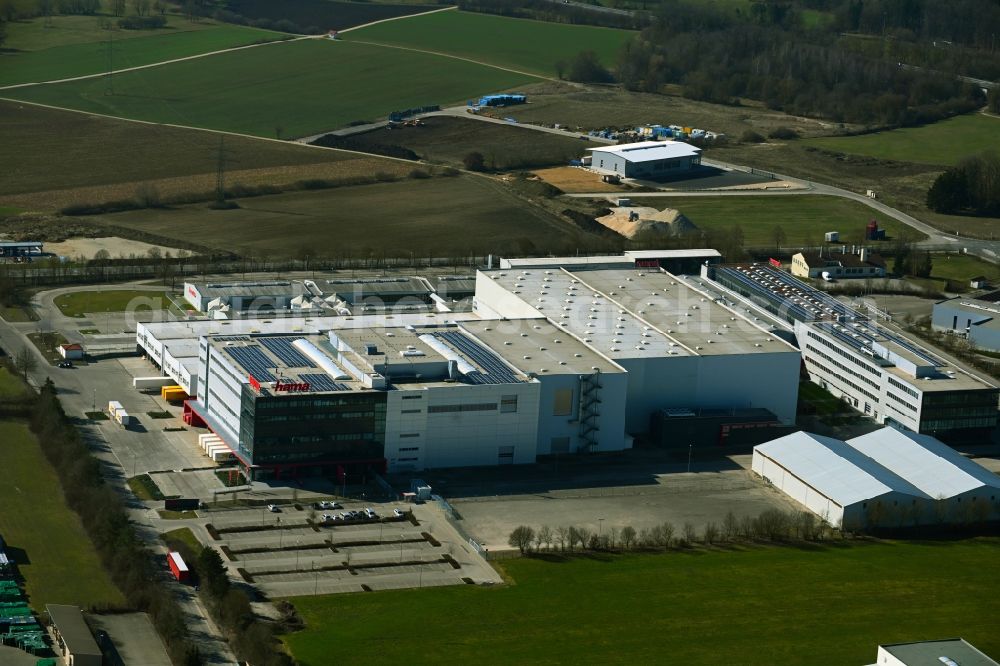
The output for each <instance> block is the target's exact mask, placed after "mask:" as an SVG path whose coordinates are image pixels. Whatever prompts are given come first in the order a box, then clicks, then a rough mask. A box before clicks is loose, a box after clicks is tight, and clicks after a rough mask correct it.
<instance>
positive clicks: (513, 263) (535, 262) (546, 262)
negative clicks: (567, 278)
mask: <svg viewBox="0 0 1000 666" xmlns="http://www.w3.org/2000/svg"><path fill="white" fill-rule="evenodd" d="M660 254H662V253H660ZM634 264H635V260H634V259H632V258H629V257H626V256H623V255H620V254H615V255H609V256H606V257H602V256H596V257H519V258H513V259H507V258H503V259H501V260H500V268H501V269H504V270H507V269H513V268H572V267H575V266H632V265H634Z"/></svg>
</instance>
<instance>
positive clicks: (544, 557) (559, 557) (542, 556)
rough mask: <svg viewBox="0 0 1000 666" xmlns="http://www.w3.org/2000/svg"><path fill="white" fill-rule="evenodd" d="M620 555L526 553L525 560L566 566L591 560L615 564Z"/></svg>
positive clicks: (573, 552) (583, 552)
mask: <svg viewBox="0 0 1000 666" xmlns="http://www.w3.org/2000/svg"><path fill="white" fill-rule="evenodd" d="M619 555H620V553H609V552H602V551H591V550H575V551H572V552H563V553H556V552H544V553H539V552H535V553H526V554H525V555H524V557H525V559H531V560H540V561H542V562H549V563H552V564H565V563H567V562H572V561H573V560H590V561H592V562H614V561H615V560H617V559H619Z"/></svg>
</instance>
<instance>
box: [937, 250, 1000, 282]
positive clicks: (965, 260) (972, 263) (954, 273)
mask: <svg viewBox="0 0 1000 666" xmlns="http://www.w3.org/2000/svg"><path fill="white" fill-rule="evenodd" d="M932 261H933V265H932V268H931V277H932V278H937V279H940V280H958V281H960V282H968V281H969V280H971V279H972V278H974V277H977V276H979V275H982V276H985V277H986V279H987V280H990V281H992V282H1000V266H997V265H996V264H991V263H989V262H986V261H983V260H982V259H977V258H976V257H973V256H969V255H962V254H935V255H934V256H933V257H932Z"/></svg>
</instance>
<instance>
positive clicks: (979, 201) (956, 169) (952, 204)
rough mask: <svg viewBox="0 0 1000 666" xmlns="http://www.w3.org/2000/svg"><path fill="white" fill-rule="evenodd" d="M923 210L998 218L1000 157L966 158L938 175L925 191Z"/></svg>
mask: <svg viewBox="0 0 1000 666" xmlns="http://www.w3.org/2000/svg"><path fill="white" fill-rule="evenodd" d="M998 124H1000V122H998ZM927 207H928V208H930V209H931V210H934V211H937V212H938V213H949V214H958V215H983V216H990V217H992V216H1000V154H998V153H996V152H992V151H991V152H986V153H983V154H981V155H976V156H974V157H968V158H966V159H964V160H962V161H961V162H959V163H958V164H957V165H955V166H953V167H951V168H950V169H948V170H947V171H945V172H944V173H942V174H941V175H940V176H938V177H937V179H935V181H934V184H933V185H931V188H930V189H929V190H928V191H927Z"/></svg>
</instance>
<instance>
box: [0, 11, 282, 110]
mask: <svg viewBox="0 0 1000 666" xmlns="http://www.w3.org/2000/svg"><path fill="white" fill-rule="evenodd" d="M60 18H62V17H60ZM66 18H69V17H66ZM74 18H77V19H82V18H84V17H74ZM88 18H89V19H90V20H91V21H93V22H94V25H95V27H96V23H97V20H98V19H97V17H88ZM38 23H42V19H35V20H33V21H30V22H28V24H27V25H28V26H37V24H38ZM72 24H73V26H74V27H72V28H69V29H63V28H61V27H56V28H52V29H51V30H52V32H49V30H46V29H44V28H43V29H41V30H39V29H38V28H37V27H33V28H31V29H30V30H29V31H28V32H29V34H28V35H25V36H22V37H21V38H19V39H18V40H17V41H16V42H15V43H22V44H23V46H21V47H19V48H22V49H24V50H20V51H15V52H9V51H8V52H4V53H2V54H0V86H8V85H14V84H18V83H32V82H40V81H52V80H55V79H64V78H70V77H74V76H85V75H87V74H100V73H102V72H107V69H108V56H107V45H106V43H102V42H105V41H106V40H107V39H108V31H107V30H100V29H94V30H86V29H83V30H80V29H79V28H80V26H81V25H83V23H82V22H80V21H74V22H72ZM8 25H11V26H15V30H12V32H14V33H15V34H16V27H17V26H18V25H19V24H18V23H11V24H8ZM171 25H172V26H174V27H170V28H164V29H162V30H155V31H138V30H134V31H133V30H115V31H114V37H113V39H114V53H113V57H114V67H115V69H116V70H118V69H125V68H128V67H137V66H139V65H148V64H151V63H154V62H162V61H164V60H172V59H174V58H183V57H186V56H192V55H198V54H200V53H209V52H211V51H216V50H219V49H227V48H232V47H234V46H246V45H247V44H253V43H256V42H270V41H274V40H276V39H282V38H283V37H284V36H283V35H281V34H280V33H277V32H271V31H267V30H257V29H254V28H247V27H244V26H236V25H228V24H223V23H219V24H214V23H213V24H189V23H188V22H187V21H186V20H184V19H181V18H178V17H174V18H173V21H172V24H171ZM192 25H194V26H195V27H190V26H192ZM63 33H69V34H72V35H76V36H77V37H78V38H79V39H80V40H81V41H78V42H76V43H61V42H59V41H58V37H59V35H61V34H63ZM123 36H124V37H125V38H124V39H122V37H123ZM72 41H73V40H71V42H72ZM7 46H8V48H10V47H11V46H10V45H7ZM26 47H27V48H26ZM15 48H17V47H15ZM100 81H101V85H102V86H104V85H106V83H105V80H104V77H100ZM0 94H2V93H0Z"/></svg>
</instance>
